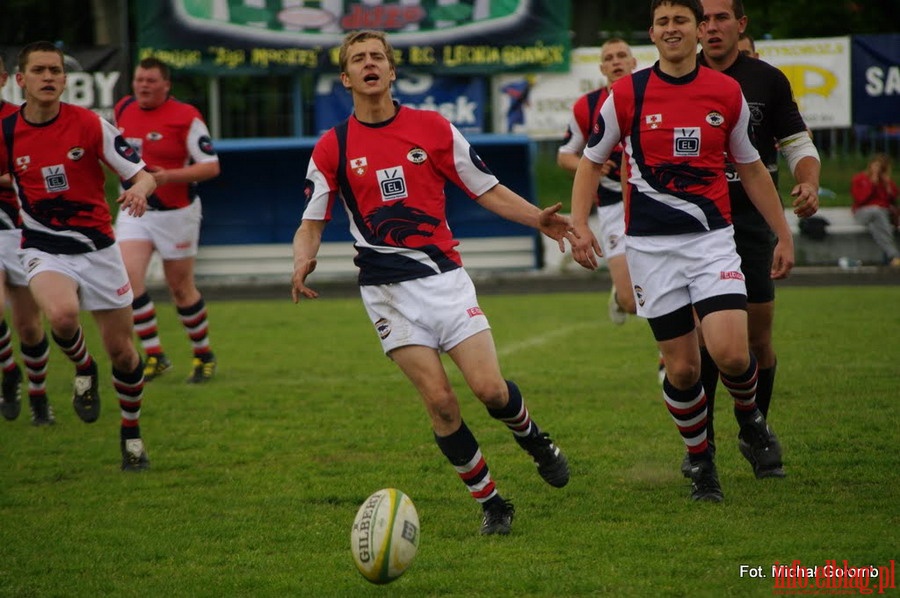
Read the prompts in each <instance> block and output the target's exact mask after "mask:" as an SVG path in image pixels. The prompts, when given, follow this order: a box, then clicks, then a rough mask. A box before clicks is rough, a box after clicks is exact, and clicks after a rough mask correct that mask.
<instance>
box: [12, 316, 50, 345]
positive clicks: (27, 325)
mask: <svg viewBox="0 0 900 598" xmlns="http://www.w3.org/2000/svg"><path fill="white" fill-rule="evenodd" d="M18 324H19V325H18V326H16V333H17V334H18V335H19V340H20V341H22V343H23V344H26V345H36V344H38V343H39V342H41V339H42V338H44V327H43V326H42V325H41V322H40V320H35V321H28V322H20V323H18Z"/></svg>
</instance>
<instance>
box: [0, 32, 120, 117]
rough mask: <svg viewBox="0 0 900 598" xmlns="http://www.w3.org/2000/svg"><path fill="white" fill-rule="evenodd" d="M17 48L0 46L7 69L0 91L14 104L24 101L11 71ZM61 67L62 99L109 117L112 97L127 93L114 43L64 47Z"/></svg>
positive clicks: (111, 114) (118, 48)
mask: <svg viewBox="0 0 900 598" xmlns="http://www.w3.org/2000/svg"><path fill="white" fill-rule="evenodd" d="M18 52H19V48H4V47H0V54H2V55H3V60H4V62H5V63H6V70H7V71H8V72H9V80H8V81H7V82H6V85H5V86H4V87H3V89H2V93H0V95H2V97H3V99H5V100H6V101H8V102H12V103H14V104H21V103H22V102H24V101H25V100H24V98H23V97H22V89H21V88H20V87H19V86H18V85H16V80H15V75H14V73H15V72H16V71H17V70H18V68H17V66H16V56H17V54H18ZM65 67H66V90H65V91H64V92H63V95H62V101H64V102H68V103H70V104H75V105H76V106H83V107H84V108H90V109H91V110H93V111H94V112H97V113H98V114H100V115H101V116H102V117H103V118H106V119H107V120H110V121H111V120H112V116H113V107H114V106H115V105H116V101H117V100H118V99H119V98H121V97H122V96H123V95H125V94H127V93H129V90H130V87H131V81H130V75H129V74H128V73H129V65H128V59H127V55H126V53H125V51H124V50H123V49H122V48H120V47H114V46H94V47H84V48H66V49H65Z"/></svg>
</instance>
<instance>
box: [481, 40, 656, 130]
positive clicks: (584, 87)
mask: <svg viewBox="0 0 900 598" xmlns="http://www.w3.org/2000/svg"><path fill="white" fill-rule="evenodd" d="M631 50H632V54H633V55H634V57H635V59H636V60H637V63H638V64H637V68H638V69H642V68H644V67H648V66H652V65H653V63H654V62H656V58H657V52H656V46H632V48H631ZM569 63H570V71H569V72H568V73H566V74H550V73H545V74H539V73H527V74H523V75H497V76H495V77H493V78H492V82H491V87H492V89H493V115H494V118H493V126H494V132H495V133H524V134H527V135H528V136H529V137H531V138H532V139H562V138H563V135H565V132H566V126H567V125H568V124H569V118H570V117H571V110H572V105H573V104H574V103H575V100H577V99H578V97H579V96H581V95H583V94H585V93H587V92H589V91H591V90H593V89H597V88H598V87H600V86H602V85H606V78H605V77H604V76H603V75H601V74H600V48H576V49H574V50H572V54H571V57H570V59H569Z"/></svg>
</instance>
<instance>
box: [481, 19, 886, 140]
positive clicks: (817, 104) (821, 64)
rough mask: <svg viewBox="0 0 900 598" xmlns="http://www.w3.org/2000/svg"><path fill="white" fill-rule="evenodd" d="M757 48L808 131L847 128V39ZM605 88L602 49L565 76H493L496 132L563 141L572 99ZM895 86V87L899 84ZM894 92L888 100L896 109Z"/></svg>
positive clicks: (641, 49) (581, 52)
mask: <svg viewBox="0 0 900 598" xmlns="http://www.w3.org/2000/svg"><path fill="white" fill-rule="evenodd" d="M756 49H757V51H758V52H759V54H760V59H762V60H765V61H766V62H769V63H770V64H772V65H774V66H776V67H778V68H779V69H780V70H781V71H782V72H783V73H784V74H785V75H786V76H787V78H788V80H790V82H791V87H792V88H793V90H794V96H795V99H796V101H797V105H798V106H799V108H800V112H801V114H803V118H804V119H805V120H806V124H807V125H808V126H809V127H810V128H811V129H827V128H832V127H849V126H850V124H851V114H850V84H851V78H850V38H849V37H834V38H812V39H801V40H780V41H772V40H760V41H757V42H756ZM632 53H633V54H634V57H635V59H637V68H638V69H642V68H646V67H649V66H652V65H653V63H655V62H656V60H657V57H658V53H657V50H656V47H655V46H651V45H642V46H633V47H632ZM895 64H896V63H895ZM895 71H896V67H895ZM889 75H890V72H888V73H887V74H886V75H885V79H884V82H885V84H884V89H891V85H892V84H891V80H890V77H889ZM894 77H895V78H897V77H900V75H897V74H895V75H894ZM605 84H606V81H605V80H604V78H603V76H602V75H601V74H600V48H576V49H574V50H572V54H571V57H570V71H569V72H568V73H565V74H555V73H543V74H541V73H526V74H518V75H496V76H494V77H493V78H492V81H491V89H492V95H493V127H494V132H495V133H523V134H527V135H528V136H529V137H531V138H532V139H562V137H563V135H564V134H565V131H566V125H567V124H568V122H569V118H570V111H571V109H572V105H573V104H574V103H575V100H576V99H578V97H579V96H580V95H582V94H584V93H587V92H588V91H590V90H591V89H596V88H597V87H599V86H600V85H605ZM893 85H894V87H895V88H896V87H898V86H900V83H896V84H893ZM897 93H898V92H896V91H895V92H894V94H895V95H894V96H889V99H890V98H891V97H892V98H893V99H894V102H895V104H896V94H897ZM895 112H896V110H895Z"/></svg>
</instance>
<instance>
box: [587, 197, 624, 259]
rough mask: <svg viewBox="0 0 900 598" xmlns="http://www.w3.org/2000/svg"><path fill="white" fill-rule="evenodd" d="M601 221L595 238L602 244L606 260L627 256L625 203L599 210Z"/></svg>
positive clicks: (602, 207)
mask: <svg viewBox="0 0 900 598" xmlns="http://www.w3.org/2000/svg"><path fill="white" fill-rule="evenodd" d="M597 220H598V221H599V223H598V225H597V228H596V230H594V236H595V237H597V240H598V241H599V242H600V249H601V250H603V257H604V258H607V259H609V258H611V257H616V256H617V255H625V202H623V201H619V202H616V203H614V204H613V205H611V206H600V207H599V208H597Z"/></svg>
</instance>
